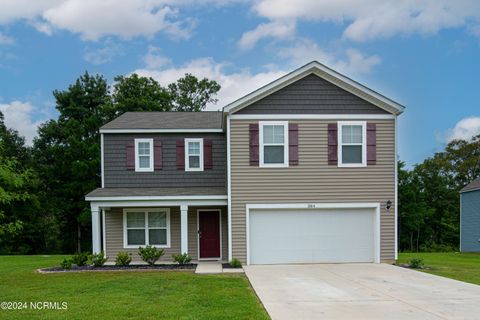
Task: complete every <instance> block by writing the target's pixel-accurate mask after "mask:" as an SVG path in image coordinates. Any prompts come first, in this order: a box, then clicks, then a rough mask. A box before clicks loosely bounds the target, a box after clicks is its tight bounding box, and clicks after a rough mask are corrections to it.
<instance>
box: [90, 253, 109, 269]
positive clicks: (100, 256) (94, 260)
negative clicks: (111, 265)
mask: <svg viewBox="0 0 480 320" xmlns="http://www.w3.org/2000/svg"><path fill="white" fill-rule="evenodd" d="M107 259H108V258H107V257H105V253H103V251H100V252H99V253H94V254H91V255H90V262H91V264H92V265H93V266H94V267H101V266H103V265H104V264H105V262H106V261H107Z"/></svg>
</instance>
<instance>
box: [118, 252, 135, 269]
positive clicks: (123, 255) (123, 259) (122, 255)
mask: <svg viewBox="0 0 480 320" xmlns="http://www.w3.org/2000/svg"><path fill="white" fill-rule="evenodd" d="M130 262H132V257H131V254H130V253H128V252H119V253H117V258H116V259H115V265H116V266H128V265H129V264H130Z"/></svg>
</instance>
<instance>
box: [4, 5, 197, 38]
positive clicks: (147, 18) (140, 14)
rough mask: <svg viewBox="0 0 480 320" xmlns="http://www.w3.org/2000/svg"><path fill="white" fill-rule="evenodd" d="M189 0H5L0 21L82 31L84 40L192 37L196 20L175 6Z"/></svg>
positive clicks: (47, 30) (40, 28)
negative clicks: (181, 14) (160, 33)
mask: <svg viewBox="0 0 480 320" xmlns="http://www.w3.org/2000/svg"><path fill="white" fill-rule="evenodd" d="M177 3H179V4H183V3H186V2H185V1H172V0H170V1H168V0H37V1H29V0H2V1H1V2H0V24H7V23H11V22H13V21H16V20H22V19H23V20H26V21H28V22H29V24H31V25H32V26H33V27H35V28H36V29H37V30H38V31H40V32H43V33H46V34H49V35H50V34H52V32H53V31H54V30H55V29H61V30H68V31H70V32H73V33H78V34H80V36H81V37H82V39H84V40H97V39H99V38H102V37H105V36H119V37H122V38H125V39H130V38H133V37H136V36H146V37H150V36H153V35H154V34H156V33H157V32H160V31H163V32H165V33H167V34H169V35H171V36H173V37H176V38H188V36H189V35H190V33H191V27H192V23H193V22H192V20H191V19H188V18H185V19H183V18H180V17H179V12H178V10H177V9H176V8H175V7H173V6H174V5H176V4H177Z"/></svg>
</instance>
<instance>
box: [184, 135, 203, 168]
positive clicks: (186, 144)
mask: <svg viewBox="0 0 480 320" xmlns="http://www.w3.org/2000/svg"><path fill="white" fill-rule="evenodd" d="M190 142H198V144H199V148H200V150H199V152H200V154H199V155H198V157H199V161H198V162H199V167H198V168H190V154H189V152H190V149H189V147H188V144H189V143H190ZM184 146H185V152H184V153H185V171H203V138H185V142H184ZM194 156H196V155H194Z"/></svg>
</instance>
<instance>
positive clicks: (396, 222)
mask: <svg viewBox="0 0 480 320" xmlns="http://www.w3.org/2000/svg"><path fill="white" fill-rule="evenodd" d="M397 124H398V121H397V117H396V116H395V133H394V135H395V141H394V143H395V157H394V159H395V223H394V225H395V260H398V153H397V152H398V149H397V143H398V141H397V139H398V134H397V130H398V125H397Z"/></svg>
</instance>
